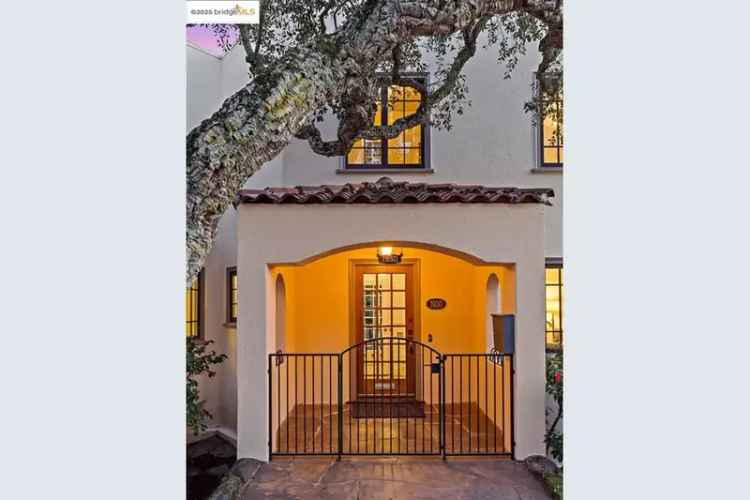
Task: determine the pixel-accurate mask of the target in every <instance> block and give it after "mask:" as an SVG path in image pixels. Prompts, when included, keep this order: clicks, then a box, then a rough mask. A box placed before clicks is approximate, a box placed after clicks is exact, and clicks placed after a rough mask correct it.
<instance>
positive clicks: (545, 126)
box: [539, 74, 563, 168]
mask: <svg viewBox="0 0 750 500" xmlns="http://www.w3.org/2000/svg"><path fill="white" fill-rule="evenodd" d="M540 78H544V79H545V80H546V81H547V82H549V83H551V84H552V85H551V87H552V88H554V89H555V90H553V91H548V92H545V91H543V90H542V87H541V85H539V145H540V154H539V157H540V158H541V167H542V168H562V166H563V96H562V94H563V92H562V84H561V83H560V77H559V75H556V74H546V75H542V76H541V77H540Z"/></svg>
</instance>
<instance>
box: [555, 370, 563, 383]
mask: <svg viewBox="0 0 750 500" xmlns="http://www.w3.org/2000/svg"><path fill="white" fill-rule="evenodd" d="M560 380H562V373H560V372H555V382H560Z"/></svg>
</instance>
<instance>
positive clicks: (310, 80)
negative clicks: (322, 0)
mask: <svg viewBox="0 0 750 500" xmlns="http://www.w3.org/2000/svg"><path fill="white" fill-rule="evenodd" d="M325 59H327V58H326V57H325V56H324V55H323V54H321V53H320V51H319V50H318V49H315V48H313V47H309V48H302V49H300V50H298V51H297V53H296V54H292V55H290V56H289V57H287V58H286V59H285V61H284V64H283V65H282V66H283V67H282V68H280V70H278V71H276V72H275V74H274V76H273V77H272V78H271V81H270V82H268V84H267V86H266V85H265V84H264V86H266V87H267V88H269V89H270V90H269V91H266V92H264V91H263V90H262V89H260V88H259V87H260V86H259V85H257V84H256V83H255V82H251V83H249V84H248V85H247V86H245V87H244V88H242V89H241V90H239V91H238V92H237V93H236V94H234V95H233V96H231V97H229V98H228V99H227V100H226V101H224V103H223V104H222V105H221V108H220V109H219V110H218V111H217V112H216V113H214V114H213V115H212V116H211V117H210V118H208V119H206V120H204V121H203V122H202V123H201V124H200V125H199V126H198V127H196V128H195V129H193V130H192V131H191V132H190V134H188V137H187V200H186V203H187V214H186V215H187V250H188V256H187V280H188V283H190V281H191V280H192V279H193V278H194V277H195V276H197V275H198V272H199V271H200V269H201V268H202V267H203V265H204V263H205V259H206V257H207V256H208V253H209V252H210V250H211V248H212V247H213V244H214V239H215V237H216V227H217V225H218V222H219V219H220V218H221V216H222V215H223V214H224V212H225V211H226V210H227V208H229V206H230V205H231V204H232V202H233V201H234V199H235V196H236V195H237V192H238V191H239V190H240V189H241V188H242V186H243V184H244V183H245V182H246V181H247V179H248V178H249V177H250V176H251V175H253V173H254V172H255V171H256V170H258V169H259V168H260V167H261V165H263V164H264V163H265V162H267V161H270V160H271V159H273V158H274V157H276V155H278V154H279V152H281V150H282V149H283V148H284V147H285V146H286V145H287V144H288V142H289V140H290V138H291V137H292V135H293V134H294V133H296V132H297V131H298V130H299V129H300V128H301V127H302V126H303V125H304V124H305V123H306V122H307V120H308V119H309V118H310V116H311V115H312V113H313V112H314V111H315V110H316V109H318V108H319V107H321V106H322V105H323V104H324V103H325V101H326V100H327V97H328V96H330V94H331V93H332V92H334V91H335V90H336V82H337V81H338V82H341V81H342V78H343V75H342V74H341V71H340V70H337V67H336V66H335V65H333V64H331V61H329V60H325ZM264 94H265V95H264Z"/></svg>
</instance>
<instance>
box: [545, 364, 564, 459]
mask: <svg viewBox="0 0 750 500" xmlns="http://www.w3.org/2000/svg"><path fill="white" fill-rule="evenodd" d="M547 393H548V394H549V395H550V396H552V399H554V401H555V403H557V414H556V415H555V418H554V419H553V420H552V425H550V426H549V428H548V429H547V434H546V435H545V436H544V442H545V443H546V444H547V452H548V453H550V454H551V455H552V456H553V457H554V458H555V460H558V461H560V462H562V459H563V435H562V432H558V431H557V430H556V427H557V424H558V423H559V422H560V419H561V418H562V414H563V355H562V352H554V353H551V354H549V355H548V356H547Z"/></svg>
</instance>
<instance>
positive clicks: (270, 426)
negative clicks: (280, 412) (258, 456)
mask: <svg viewBox="0 0 750 500" xmlns="http://www.w3.org/2000/svg"><path fill="white" fill-rule="evenodd" d="M272 359H273V354H269V355H268V461H269V462H270V461H271V460H272V459H273V400H272V394H273V380H272V378H271V362H272ZM278 383H281V382H280V381H279V382H278Z"/></svg>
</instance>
